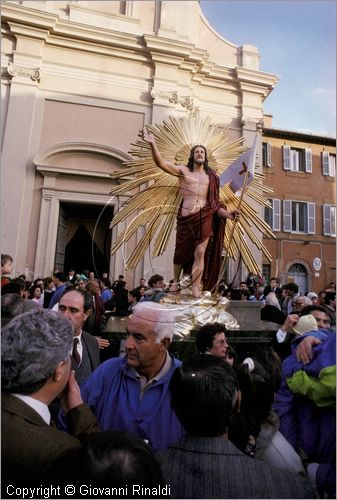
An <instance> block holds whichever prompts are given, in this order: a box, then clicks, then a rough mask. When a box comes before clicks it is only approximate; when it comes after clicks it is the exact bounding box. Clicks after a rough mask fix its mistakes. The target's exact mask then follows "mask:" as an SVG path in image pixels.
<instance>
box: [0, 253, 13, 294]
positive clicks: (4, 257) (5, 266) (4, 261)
mask: <svg viewBox="0 0 337 500" xmlns="http://www.w3.org/2000/svg"><path fill="white" fill-rule="evenodd" d="M12 271H13V258H12V257H11V256H10V255H8V254H3V253H2V254H1V286H2V285H6V283H9V282H10V279H9V278H8V277H7V274H12Z"/></svg>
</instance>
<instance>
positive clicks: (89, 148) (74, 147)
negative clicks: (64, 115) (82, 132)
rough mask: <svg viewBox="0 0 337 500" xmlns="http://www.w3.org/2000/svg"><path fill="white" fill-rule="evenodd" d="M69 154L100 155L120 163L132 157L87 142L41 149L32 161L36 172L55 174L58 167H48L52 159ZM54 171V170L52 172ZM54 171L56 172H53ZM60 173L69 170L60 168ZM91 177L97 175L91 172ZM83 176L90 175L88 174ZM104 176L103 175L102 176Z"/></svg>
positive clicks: (68, 143) (64, 143) (109, 147)
mask: <svg viewBox="0 0 337 500" xmlns="http://www.w3.org/2000/svg"><path fill="white" fill-rule="evenodd" d="M67 153H68V154H69V153H87V154H100V155H102V156H108V157H110V158H112V159H117V160H119V161H121V162H124V161H130V160H131V159H132V157H131V156H130V155H128V154H126V153H124V152H123V151H120V150H118V149H116V148H113V147H111V146H105V145H102V144H94V143H88V142H63V143H60V144H53V145H52V146H49V147H47V148H45V149H43V150H42V151H41V152H39V154H38V155H37V156H36V157H35V158H34V159H33V163H34V165H36V166H37V170H39V171H40V169H46V168H48V169H52V170H50V172H52V171H53V172H57V171H58V170H57V169H58V168H60V167H54V166H50V165H48V163H49V164H50V163H51V161H52V159H53V158H55V157H56V156H59V155H60V154H63V155H64V154H67ZM53 169H54V170H53ZM55 169H56V170H55ZM61 171H62V173H69V172H70V170H67V171H66V172H65V169H62V168H61ZM74 172H76V175H78V172H79V170H74ZM91 174H92V176H94V177H95V176H96V177H97V175H99V176H101V174H97V173H95V172H91ZM85 175H90V172H89V173H88V174H85ZM104 176H105V174H104ZM107 177H109V174H107Z"/></svg>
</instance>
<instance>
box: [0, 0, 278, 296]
mask: <svg viewBox="0 0 337 500" xmlns="http://www.w3.org/2000/svg"><path fill="white" fill-rule="evenodd" d="M186 4H188V6H187V5H186ZM187 8H188V16H186V9H187ZM259 59H260V58H259V51H258V49H257V48H256V47H254V46H251V45H242V46H237V45H235V44H233V43H231V42H230V41H228V40H226V39H224V38H222V37H221V36H220V35H219V34H218V33H216V32H215V31H214V29H213V28H212V26H210V24H209V23H208V21H207V19H206V18H205V16H204V15H203V13H202V10H201V7H200V5H199V2H198V1H189V2H170V1H162V2H156V1H141V2H139V1H51V0H50V1H28V0H27V1H10V0H8V1H4V2H2V72H1V85H2V116H1V141H2V195H1V196H2V235H1V236H2V242H3V243H2V248H3V252H4V253H9V254H11V255H12V257H13V258H14V262H15V268H14V274H15V275H16V276H17V275H19V274H21V273H24V274H25V275H26V276H27V279H33V278H36V277H38V276H39V277H45V276H50V275H51V274H52V273H53V271H54V270H55V269H61V270H62V269H65V270H67V268H69V267H74V268H75V270H76V271H77V272H81V271H82V270H83V269H85V268H87V269H89V268H90V270H94V271H96V274H98V275H99V274H101V273H102V272H103V271H107V272H109V273H110V275H111V276H113V277H114V276H117V275H118V274H125V276H126V278H127V281H128V283H129V285H130V286H132V285H133V283H135V284H138V282H139V278H140V277H141V276H144V277H145V278H146V279H148V278H149V277H150V276H151V275H152V274H154V273H159V274H163V275H164V277H165V279H166V280H167V281H168V280H169V279H170V278H171V277H172V255H173V245H174V241H173V242H172V243H171V245H170V247H169V248H168V250H167V252H165V254H163V255H162V256H161V257H158V258H156V259H151V256H150V255H146V256H145V258H144V260H143V262H141V263H140V264H139V265H138V266H137V268H136V269H135V270H132V271H127V272H124V259H125V253H126V252H128V251H130V248H132V247H133V246H134V245H137V238H136V237H135V238H133V239H131V240H130V241H129V242H127V243H126V244H125V247H124V248H123V249H122V250H120V251H119V252H117V253H116V255H113V256H111V255H110V247H111V243H112V242H113V241H114V239H115V238H116V236H117V234H118V232H119V231H120V230H121V229H122V228H119V227H118V226H117V228H114V229H113V231H111V230H110V229H109V222H110V221H111V219H112V218H113V216H114V214H116V213H117V212H118V209H119V208H120V206H121V205H122V204H123V203H124V202H125V201H127V197H124V198H118V199H115V198H111V197H110V195H109V192H110V190H111V188H112V186H113V182H115V181H112V180H111V178H110V174H111V173H112V172H115V171H118V170H122V169H123V162H124V161H126V160H130V159H131V156H130V148H131V144H132V143H134V142H135V141H136V140H137V136H138V133H139V131H140V130H141V129H142V128H143V127H144V125H145V124H156V123H162V122H163V120H166V119H167V118H168V117H169V116H175V117H180V116H187V115H188V114H190V113H199V114H200V116H205V117H206V116H210V117H211V118H212V121H213V122H214V123H215V124H216V125H217V126H218V127H220V128H222V127H228V128H229V129H230V131H231V134H232V135H233V137H234V138H239V137H241V136H243V137H244V138H245V145H246V146H250V145H251V143H252V141H253V138H254V135H255V133H256V131H257V130H258V131H259V130H260V131H261V130H262V127H263V102H264V100H265V99H266V98H267V97H268V95H269V93H270V92H271V91H272V89H273V88H274V86H275V85H276V83H277V77H276V76H275V75H273V74H269V73H266V72H263V71H261V70H260V61H259ZM258 154H259V155H260V157H261V144H260V149H259V153H258ZM261 163H262V162H261ZM257 258H260V262H261V257H259V256H258V255H257Z"/></svg>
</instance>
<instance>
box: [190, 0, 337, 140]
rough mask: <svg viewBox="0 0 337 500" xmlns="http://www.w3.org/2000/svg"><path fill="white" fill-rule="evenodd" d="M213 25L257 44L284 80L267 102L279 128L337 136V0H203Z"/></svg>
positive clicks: (265, 67) (263, 64)
mask: <svg viewBox="0 0 337 500" xmlns="http://www.w3.org/2000/svg"><path fill="white" fill-rule="evenodd" d="M200 5H201V8H202V11H203V13H204V15H205V17H206V18H207V20H208V22H209V23H210V24H211V25H212V27H213V28H214V29H215V30H216V31H217V32H218V33H219V34H220V35H221V36H223V37H224V38H226V39H227V40H229V41H230V42H232V43H235V44H236V45H243V44H250V45H255V46H256V47H257V48H258V49H259V52H260V70H261V71H266V72H269V73H273V74H276V75H277V76H278V77H279V82H278V84H277V86H276V87H275V89H274V90H273V91H272V93H271V94H270V96H269V97H268V98H267V99H266V101H265V102H264V112H265V113H268V114H272V115H273V126H274V127H275V128H282V129H289V130H297V131H302V132H309V133H318V134H324V135H329V136H333V137H336V2H335V0H328V1H326V0H300V1H297V0H235V1H232V0H218V1H213V0H202V1H201V2H200Z"/></svg>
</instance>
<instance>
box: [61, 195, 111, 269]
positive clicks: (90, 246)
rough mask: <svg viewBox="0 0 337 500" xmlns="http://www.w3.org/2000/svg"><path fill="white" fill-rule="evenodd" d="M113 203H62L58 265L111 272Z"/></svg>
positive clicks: (67, 267)
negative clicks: (107, 204)
mask: <svg viewBox="0 0 337 500" xmlns="http://www.w3.org/2000/svg"><path fill="white" fill-rule="evenodd" d="M112 217H113V207H111V206H106V207H104V206H102V205H91V204H83V203H61V204H60V216H59V224H58V236H57V245H56V261H55V266H56V267H59V268H61V269H64V271H65V272H67V271H68V270H69V269H70V268H74V269H75V271H76V273H81V272H83V271H84V270H86V271H94V272H95V275H96V276H97V277H99V276H101V275H102V273H103V272H109V267H110V247H111V229H110V228H109V224H110V221H111V219H112Z"/></svg>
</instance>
